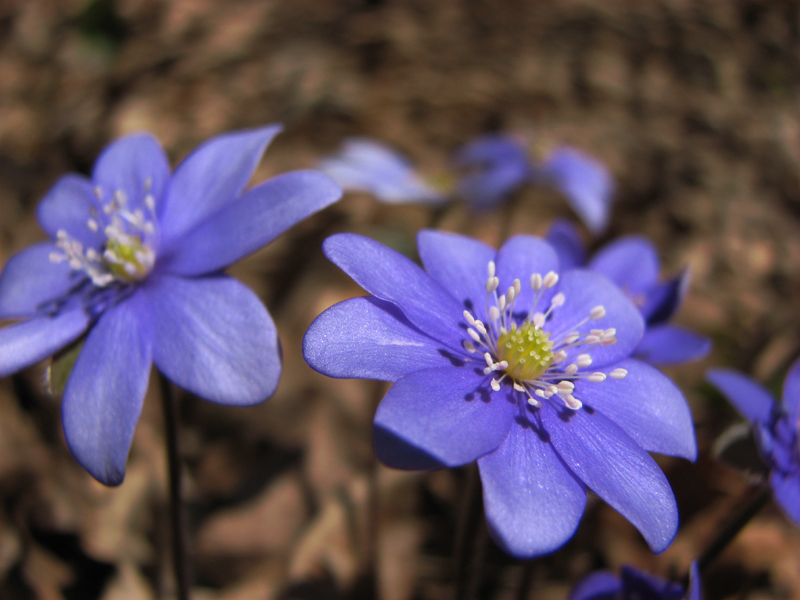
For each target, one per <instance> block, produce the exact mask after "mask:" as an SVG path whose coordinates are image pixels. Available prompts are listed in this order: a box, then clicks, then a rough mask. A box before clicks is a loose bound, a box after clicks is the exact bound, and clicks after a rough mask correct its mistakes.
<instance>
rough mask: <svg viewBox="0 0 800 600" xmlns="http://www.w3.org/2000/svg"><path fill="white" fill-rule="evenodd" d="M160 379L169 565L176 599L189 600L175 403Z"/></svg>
mask: <svg viewBox="0 0 800 600" xmlns="http://www.w3.org/2000/svg"><path fill="white" fill-rule="evenodd" d="M159 379H160V381H161V402H162V404H163V406H164V427H165V437H166V443H167V465H168V468H169V501H170V502H169V503H170V520H171V521H172V563H173V564H172V566H173V568H174V570H175V583H176V585H177V588H178V590H177V591H178V593H177V598H178V600H189V589H190V587H191V582H190V576H189V561H188V559H187V554H188V553H187V550H186V549H187V533H186V511H185V506H184V503H183V487H182V480H183V473H182V465H181V461H180V455H179V453H178V405H177V403H176V402H175V398H174V396H173V394H172V385H171V384H170V382H169V380H167V378H166V377H164V375H162V374H159Z"/></svg>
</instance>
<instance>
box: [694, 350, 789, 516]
mask: <svg viewBox="0 0 800 600" xmlns="http://www.w3.org/2000/svg"><path fill="white" fill-rule="evenodd" d="M706 378H707V379H708V381H710V382H711V383H712V384H713V385H714V386H715V387H717V388H718V389H719V390H720V391H721V392H722V393H723V394H724V395H725V397H727V398H728V400H729V401H730V402H731V404H733V406H734V407H736V409H737V410H738V411H739V412H740V413H741V415H742V416H743V417H744V418H745V419H747V420H748V421H749V422H750V424H751V425H752V426H753V429H754V431H755V434H756V442H757V445H758V449H759V452H760V454H761V456H762V458H763V459H764V461H765V462H766V464H767V466H768V467H769V470H770V471H769V482H770V485H771V486H772V491H773V493H774V495H775V500H777V502H778V504H779V505H780V506H781V507H782V508H783V510H784V512H785V513H786V515H787V516H788V517H789V518H790V519H791V520H792V521H794V522H795V523H797V524H798V525H800V432H799V431H798V429H800V360H798V361H796V362H795V363H794V364H793V365H792V366H791V368H790V369H789V372H788V373H787V374H786V379H785V380H784V382H783V403H780V402H777V401H776V400H775V398H773V396H772V394H770V393H769V392H768V391H767V390H766V389H765V388H764V387H763V386H762V385H760V384H759V383H757V382H756V381H754V380H753V379H751V378H750V377H747V376H746V375H743V374H741V373H739V372H737V371H733V370H730V369H710V370H709V371H708V373H707V374H706Z"/></svg>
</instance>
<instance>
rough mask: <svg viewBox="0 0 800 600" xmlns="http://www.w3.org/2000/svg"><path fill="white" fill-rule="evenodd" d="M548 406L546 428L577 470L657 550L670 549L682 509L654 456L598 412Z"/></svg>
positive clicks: (570, 465) (567, 461)
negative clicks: (679, 510)
mask: <svg viewBox="0 0 800 600" xmlns="http://www.w3.org/2000/svg"><path fill="white" fill-rule="evenodd" d="M544 408H545V410H542V411H541V415H542V421H543V423H544V426H545V429H546V431H547V433H548V434H549V435H550V439H551V440H552V443H553V446H554V447H555V449H556V452H558V454H559V456H560V457H561V458H562V460H563V461H564V462H565V463H566V464H567V466H568V467H569V468H570V469H572V472H573V473H575V475H577V476H578V477H579V478H580V479H581V480H582V481H583V483H585V484H586V485H587V486H588V487H589V488H591V489H592V490H594V491H595V492H596V493H597V495H598V496H600V497H601V498H603V500H605V501H606V502H608V504H610V505H611V506H612V507H614V508H615V509H616V510H618V511H619V512H620V513H622V515H623V516H624V517H625V518H626V519H628V520H629V521H630V522H631V523H633V525H635V526H636V528H637V529H638V530H639V531H640V532H641V533H642V535H643V536H644V538H645V540H647V543H648V544H649V545H650V548H651V549H652V550H653V552H662V551H663V550H665V549H666V548H667V546H669V544H670V542H671V541H672V539H673V538H674V537H675V534H676V533H677V531H678V507H677V506H676V504H675V497H674V496H673V494H672V490H671V489H670V487H669V482H668V481H667V478H666V477H665V476H664V473H662V472H661V469H659V468H658V465H657V464H656V463H655V461H654V460H653V459H652V458H651V457H650V455H649V454H647V452H645V451H644V450H643V449H642V448H641V447H640V446H639V445H638V444H637V443H636V442H635V441H634V440H633V439H631V437H630V436H628V435H627V434H626V433H625V432H624V431H623V430H622V429H621V428H620V427H619V426H618V425H616V424H615V423H614V422H613V421H611V420H609V419H607V418H606V417H604V416H603V415H602V414H601V413H600V412H599V411H594V412H590V411H588V410H586V407H584V408H583V409H581V410H577V411H569V410H567V409H563V410H555V409H553V408H552V407H551V406H550V405H545V407H544Z"/></svg>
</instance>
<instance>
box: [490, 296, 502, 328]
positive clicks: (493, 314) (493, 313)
mask: <svg viewBox="0 0 800 600" xmlns="http://www.w3.org/2000/svg"><path fill="white" fill-rule="evenodd" d="M503 299H504V298H503V296H500V300H501V301H502V300H503ZM501 310H503V307H502V306H501V307H500V308H498V307H496V306H490V307H489V318H490V319H491V320H492V322H493V323H494V322H496V321H497V320H498V319H499V318H500V311H501Z"/></svg>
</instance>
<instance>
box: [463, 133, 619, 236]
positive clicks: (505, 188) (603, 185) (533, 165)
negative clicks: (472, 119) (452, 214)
mask: <svg viewBox="0 0 800 600" xmlns="http://www.w3.org/2000/svg"><path fill="white" fill-rule="evenodd" d="M456 165H457V166H458V167H460V168H461V169H464V170H466V173H465V174H464V175H463V176H462V178H461V180H460V182H459V185H458V189H459V193H460V194H461V196H463V197H464V198H465V199H466V200H467V202H469V203H470V204H471V205H472V206H473V207H474V208H478V209H485V208H491V207H493V206H496V205H497V204H499V203H500V202H502V201H503V200H505V199H506V198H507V197H508V196H509V195H510V194H512V193H514V192H515V191H516V190H518V189H519V188H521V187H522V186H524V185H526V184H534V185H543V186H551V187H553V188H555V189H556V190H558V191H559V192H560V193H561V194H563V196H564V197H565V198H566V199H567V201H568V202H569V204H570V206H572V208H573V210H575V212H576V213H577V214H578V216H579V217H580V218H581V220H582V221H583V222H584V223H585V224H586V226H587V227H588V228H589V230H590V231H591V232H592V233H593V234H595V235H596V234H599V233H602V232H603V231H604V230H605V228H606V226H607V225H608V218H609V213H610V210H611V200H612V197H613V194H614V182H613V180H612V179H611V175H610V174H609V172H608V170H607V169H606V168H605V167H604V166H603V165H602V164H601V163H600V162H599V161H597V160H595V159H594V158H592V157H590V156H588V155H587V154H584V153H583V152H581V151H580V150H576V149H574V148H568V147H560V148H556V149H554V150H553V151H552V152H550V153H549V154H548V155H547V156H546V157H545V158H544V160H542V161H531V160H530V159H529V158H528V152H527V150H526V149H525V147H524V146H523V145H522V143H521V142H519V141H518V140H516V139H515V138H513V137H510V136H507V135H501V134H495V135H487V136H484V137H480V138H478V139H476V140H474V141H472V142H470V143H469V144H466V145H465V146H464V147H463V148H461V150H459V151H458V153H457V154H456Z"/></svg>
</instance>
